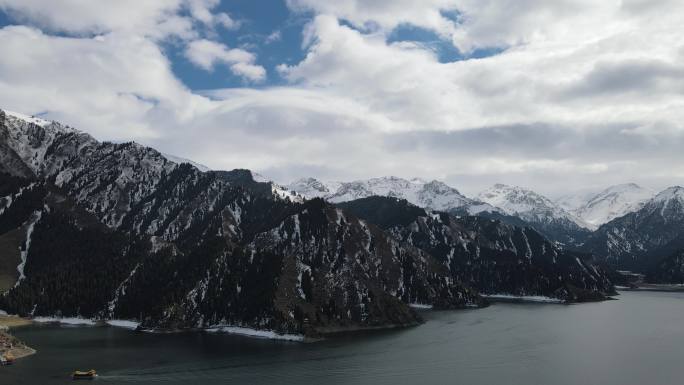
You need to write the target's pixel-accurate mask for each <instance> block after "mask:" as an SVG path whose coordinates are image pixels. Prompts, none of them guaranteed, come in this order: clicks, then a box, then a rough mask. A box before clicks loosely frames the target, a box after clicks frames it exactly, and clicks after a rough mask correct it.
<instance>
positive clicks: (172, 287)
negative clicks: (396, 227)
mask: <svg viewBox="0 0 684 385" xmlns="http://www.w3.org/2000/svg"><path fill="white" fill-rule="evenodd" d="M38 123H40V124H37V123H36V122H33V121H29V120H27V119H26V118H22V117H21V116H14V115H11V114H7V113H5V112H3V111H2V110H0V161H2V162H1V163H0V171H2V173H0V196H1V198H0V244H3V245H9V246H11V247H9V248H7V249H6V250H20V252H19V253H18V255H17V253H14V254H12V255H10V253H6V252H5V251H0V253H4V254H0V258H1V259H2V260H3V261H9V263H5V264H4V265H2V264H0V268H1V267H2V266H5V269H4V270H5V271H3V272H0V277H2V276H3V275H2V274H4V277H5V278H6V279H7V278H8V277H9V278H13V282H11V283H10V284H8V285H6V287H8V288H9V290H8V291H6V292H5V293H4V294H3V295H2V296H1V297H0V308H3V309H5V310H8V311H11V312H16V313H19V314H22V315H34V316H38V315H47V316H55V315H58V316H59V315H61V316H82V317H97V318H105V319H106V318H120V319H137V320H140V321H142V324H143V326H145V327H151V328H169V329H175V328H200V327H209V326H217V325H233V326H244V327H252V328H257V329H269V330H276V331H278V332H287V333H304V334H308V335H316V334H318V333H320V332H322V331H326V330H345V329H357V328H365V327H387V326H396V325H410V324H415V323H417V322H420V318H419V316H418V315H417V313H415V312H414V311H412V310H411V309H410V307H409V306H408V304H410V303H423V304H430V305H434V306H436V307H440V308H456V307H465V306H470V305H474V304H479V303H481V298H480V297H479V295H478V294H477V292H476V291H475V290H471V289H469V288H468V287H465V286H463V285H461V284H460V283H459V282H458V281H457V280H455V279H454V278H453V277H452V275H451V274H449V271H448V269H446V268H445V266H443V265H442V264H441V263H439V262H437V261H436V260H435V259H434V258H433V257H432V256H430V255H428V254H427V253H425V252H424V251H422V250H419V249H418V248H416V247H414V246H412V245H410V244H406V243H403V242H400V241H398V240H396V239H395V238H393V237H392V236H390V235H388V234H387V233H386V232H385V231H383V230H382V229H380V228H378V227H376V226H374V225H372V224H370V223H367V222H365V221H363V220H360V219H358V218H356V217H355V216H353V215H349V214H345V213H344V212H342V211H340V210H339V209H336V208H335V207H333V206H331V205H330V204H328V203H326V202H324V201H322V200H310V201H307V202H299V201H297V200H296V199H291V198H294V197H291V196H290V195H288V194H287V193H286V192H284V191H283V190H282V189H280V188H278V187H277V186H274V185H273V184H271V183H263V182H257V181H255V180H254V178H253V177H252V174H251V172H249V171H248V170H235V171H228V172H227V171H208V170H207V171H204V172H202V171H200V170H199V169H198V168H196V167H195V166H193V165H191V164H188V163H185V162H183V163H182V164H179V163H176V162H173V161H170V160H169V157H168V156H164V155H162V154H161V153H159V152H157V151H155V150H154V149H151V148H147V147H143V146H140V145H138V144H135V143H123V144H113V143H101V142H98V141H96V140H95V139H93V138H92V137H90V136H89V135H87V134H85V133H82V132H79V131H76V130H73V129H69V128H66V127H64V126H62V125H60V124H58V123H52V122H43V121H39V122H38ZM15 263H16V264H15ZM7 266H9V267H10V268H11V269H9V270H8V269H7ZM12 269H13V270H14V271H12Z"/></svg>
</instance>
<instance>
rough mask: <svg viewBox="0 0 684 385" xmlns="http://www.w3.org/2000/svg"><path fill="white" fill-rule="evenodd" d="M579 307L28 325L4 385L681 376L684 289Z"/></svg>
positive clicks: (579, 380) (571, 380)
mask: <svg viewBox="0 0 684 385" xmlns="http://www.w3.org/2000/svg"><path fill="white" fill-rule="evenodd" d="M617 298H619V300H617V301H608V302H603V303H589V304H579V305H551V304H494V305H492V306H490V307H488V308H486V309H477V310H464V311H449V312H426V313H424V314H425V318H426V319H427V322H426V323H425V324H423V325H421V326H419V327H415V328H410V329H404V330H395V331H385V332H375V333H371V334H365V335H355V336H352V337H345V338H336V339H331V340H326V341H322V342H317V343H306V344H302V343H292V342H278V341H271V340H258V339H252V338H246V337H238V336H230V335H221V334H209V333H184V334H167V335H160V334H146V333H136V332H133V331H129V330H125V329H117V328H113V327H57V326H31V327H27V328H23V329H17V330H16V331H15V333H14V334H15V335H16V336H18V337H19V338H21V339H23V340H24V341H25V342H26V343H27V344H28V345H29V346H32V347H34V348H36V349H37V350H38V354H37V355H34V356H32V357H28V358H24V359H22V360H20V361H18V362H17V364H16V365H15V366H13V367H1V368H0V384H3V385H4V384H12V385H15V384H16V385H19V384H31V385H34V384H35V385H43V384H44V385H50V384H70V383H72V381H71V380H70V379H69V378H68V374H69V373H70V372H71V371H72V370H74V369H90V368H95V369H97V370H98V372H99V373H100V378H98V380H97V383H99V384H126V383H135V382H137V383H142V384H147V383H151V384H249V385H260V384H304V385H308V384H316V385H321V384H322V385H333V384H373V385H384V384H387V385H390V384H391V385H399V384H420V385H431V384H440V385H442V384H483V385H492V384H507V385H515V384H521V385H522V384H525V385H529V384H544V385H551V384H604V385H610V384H616V385H617V384H619V385H632V384H634V385H646V384H648V385H661V384H662V385H675V384H682V383H684V294H683V293H649V292H623V293H622V294H621V295H620V296H618V297H617Z"/></svg>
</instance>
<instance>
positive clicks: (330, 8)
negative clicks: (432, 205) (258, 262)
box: [0, 0, 684, 193]
mask: <svg viewBox="0 0 684 385" xmlns="http://www.w3.org/2000/svg"><path fill="white" fill-rule="evenodd" d="M39 3H44V2H37V1H36V2H34V1H32V0H26V1H22V2H8V1H7V0H0V7H2V9H4V10H6V11H8V12H10V13H11V14H12V15H14V17H16V18H17V19H18V20H25V21H26V22H27V23H29V24H30V25H31V26H32V27H5V28H3V29H1V30H0V42H2V43H0V44H2V48H3V55H2V56H1V57H0V108H8V109H14V110H19V111H22V112H25V113H34V114H35V113H42V112H45V113H46V116H47V117H48V118H57V119H60V120H63V121H65V122H67V123H69V124H72V125H76V126H78V127H80V128H81V129H83V130H87V131H90V132H93V133H94V134H95V135H96V136H97V137H99V138H101V139H136V140H139V141H141V142H143V143H145V144H147V145H152V146H157V147H159V148H160V149H162V150H163V151H165V152H169V153H176V154H178V155H181V156H184V157H188V158H192V159H195V160H197V161H199V162H201V163H204V164H208V165H210V166H212V167H214V168H235V167H247V168H252V169H255V170H257V171H260V172H262V173H265V174H267V175H270V176H273V177H275V178H276V179H277V180H279V181H282V182H287V181H289V180H290V179H294V178H298V177H302V176H315V177H320V178H323V179H356V178H365V177H373V176H379V175H388V174H395V175H398V176H404V177H410V176H422V177H425V178H441V179H445V180H446V181H448V182H450V183H452V184H453V185H454V186H456V187H458V188H460V189H463V190H464V191H466V192H469V193H475V192H477V190H478V189H481V188H484V187H486V185H488V184H491V183H495V182H504V183H512V184H521V185H526V186H529V187H532V188H535V189H538V190H540V191H542V192H548V193H562V192H565V191H567V190H570V189H584V188H586V187H603V186H604V185H605V184H608V183H621V182H626V181H636V182H640V183H643V184H646V185H647V186H650V187H654V188H660V187H665V186H666V185H670V184H677V183H679V184H681V179H682V178H684V165H683V164H684V163H682V160H683V159H682V155H681V151H680V150H679V149H680V148H681V147H682V145H684V125H683V124H682V123H681V122H684V108H683V107H684V84H682V80H681V79H682V78H684V77H683V76H682V75H684V74H683V73H682V70H681V68H684V67H683V64H684V45H683V44H682V42H681V35H682V33H684V30H683V29H682V26H681V22H680V20H679V19H680V16H679V15H681V14H682V12H683V11H684V3H682V2H680V1H674V0H666V1H662V2H649V1H642V0H624V1H621V0H607V1H601V2H596V1H590V0H559V1H554V2H549V1H542V0H515V1H514V0H510V1H494V0H477V1H476V0H426V1H420V2H417V1H403V0H400V1H360V0H356V1H355V0H339V1H324V0H317V1H312V0H289V1H288V5H289V6H290V7H291V9H293V10H295V11H306V12H310V13H312V14H313V16H312V19H311V21H310V23H308V24H307V25H306V27H305V28H304V30H303V31H302V34H303V40H304V45H303V47H302V49H303V50H305V57H304V59H303V60H301V61H299V62H295V63H289V64H283V65H280V66H279V67H278V71H279V74H280V75H281V76H282V77H283V78H284V80H285V83H284V84H282V85H281V86H279V87H261V88H259V89H250V88H232V89H219V90H211V91H205V92H202V93H201V94H198V93H197V92H193V91H192V90H189V89H188V88H187V87H185V86H184V85H183V84H182V83H181V82H180V81H179V80H178V79H177V78H176V76H175V75H174V73H173V72H172V68H171V65H170V63H169V61H168V59H167V57H166V56H165V54H164V52H163V50H162V48H160V47H161V46H162V45H161V43H160V39H163V38H164V36H166V37H169V36H176V37H180V38H181V39H182V40H183V42H184V43H183V44H185V45H184V46H183V47H184V49H185V51H184V52H185V54H186V56H187V58H188V59H189V60H190V61H192V62H193V63H194V64H195V65H197V66H198V68H200V69H201V70H208V71H211V70H217V69H218V68H222V67H225V68H227V69H228V70H230V71H232V72H233V73H234V74H236V75H238V76H242V77H244V78H245V79H248V80H251V81H260V80H265V78H266V72H265V69H264V68H263V67H261V66H259V65H258V62H257V60H256V58H255V56H254V54H253V53H251V52H249V51H246V50H244V49H238V48H230V47H229V46H227V45H225V44H223V43H219V42H218V39H216V38H215V36H208V32H207V30H208V29H214V30H217V31H219V30H220V29H222V28H238V27H239V25H238V26H230V23H228V22H227V21H226V20H227V19H225V17H223V16H221V14H220V13H218V14H216V13H212V12H211V10H214V9H215V8H214V7H215V6H216V4H217V1H215V0H202V1H199V0H198V1H196V2H195V1H193V2H189V1H180V0H179V1H173V0H171V1H164V2H154V1H152V0H151V1H149V2H144V3H145V4H144V5H137V3H136V5H132V4H128V7H129V12H128V13H126V11H127V10H126V9H124V8H125V7H124V6H121V8H118V7H119V4H126V3H125V2H124V1H122V2H102V3H101V4H100V5H101V6H102V7H112V8H111V9H109V8H102V7H99V8H98V7H95V6H90V5H88V4H91V3H94V2H84V4H80V3H79V2H77V1H76V0H70V1H67V0H63V1H59V2H54V3H55V4H57V3H59V4H60V5H61V6H63V7H65V9H70V10H71V11H72V12H71V14H72V15H73V9H74V8H73V5H74V4H77V3H78V5H79V6H80V5H83V7H84V8H83V11H82V13H81V15H79V20H76V17H74V16H69V12H68V11H67V10H60V9H57V8H59V7H58V6H54V9H50V10H49V11H48V10H41V9H40V6H39ZM85 3H88V4H85ZM153 4H156V6H153ZM192 4H195V5H198V7H199V8H198V9H197V10H196V11H192V10H191V9H192ZM42 5H44V6H45V8H53V6H52V2H51V3H50V4H47V5H45V4H42ZM69 7H71V8H69ZM96 8H97V10H98V12H95V11H94V10H95V9H96ZM91 9H92V10H93V11H92V12H91V11H90V10H91ZM103 9H104V10H106V11H110V12H103V11H102V10H103ZM130 9H135V11H136V12H135V14H131V12H130ZM204 10H208V11H209V14H207V13H205V12H204ZM96 13H97V14H96ZM221 20H224V21H226V23H224V21H221ZM231 20H233V19H232V18H231ZM70 21H71V23H70ZM237 23H238V24H240V23H239V22H237ZM405 24H409V25H413V26H416V27H419V28H424V29H427V30H430V31H434V32H435V33H437V35H438V36H439V37H440V38H441V39H443V40H444V41H446V42H450V43H452V44H454V46H455V47H457V48H458V49H459V50H460V51H461V52H464V53H466V54H467V53H469V52H473V51H474V50H476V49H478V48H488V47H500V48H502V49H503V50H502V51H501V52H500V53H497V54H496V55H493V56H490V57H485V58H480V59H475V58H468V56H467V55H466V57H464V58H463V60H459V61H453V62H443V61H440V58H439V57H438V56H437V54H436V53H435V52H434V51H433V50H431V49H428V48H425V47H423V46H421V45H420V44H416V43H412V42H408V41H403V42H392V41H390V40H389V39H388V36H390V34H391V32H392V31H393V30H395V29H396V28H397V27H399V26H402V25H405ZM161 26H165V27H164V28H162V27H161ZM245 28H246V27H245ZM54 31H66V32H69V33H71V34H74V35H72V36H71V37H63V36H61V37H60V36H55V35H51V33H52V32H54ZM155 31H156V32H155ZM93 34H98V35H97V36H94V35H93ZM497 52H498V51H497Z"/></svg>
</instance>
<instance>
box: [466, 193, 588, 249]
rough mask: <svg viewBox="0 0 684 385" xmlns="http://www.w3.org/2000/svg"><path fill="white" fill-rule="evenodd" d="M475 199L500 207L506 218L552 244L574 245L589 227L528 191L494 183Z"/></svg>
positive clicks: (579, 242) (538, 195) (586, 232)
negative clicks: (521, 223) (515, 219)
mask: <svg viewBox="0 0 684 385" xmlns="http://www.w3.org/2000/svg"><path fill="white" fill-rule="evenodd" d="M477 198H478V199H479V200H480V201H483V202H486V203H489V204H490V205H492V206H495V207H498V208H500V209H501V210H502V211H503V212H504V213H505V214H506V215H509V216H514V217H518V218H520V219H522V220H523V221H525V222H527V223H528V224H530V225H531V226H533V227H534V228H535V229H536V230H537V231H539V232H540V233H542V234H544V235H545V236H546V237H548V238H549V239H551V240H554V241H558V242H561V243H564V244H570V245H578V244H581V243H582V242H583V240H584V238H586V236H587V235H588V234H589V232H590V230H589V228H590V227H591V226H590V225H589V224H587V223H586V222H584V221H583V220H581V219H580V218H577V217H576V216H574V215H573V214H571V213H569V212H567V211H566V210H564V209H563V208H562V207H560V206H559V205H557V204H556V203H554V202H552V201H551V200H550V199H548V198H546V197H545V196H543V195H540V194H538V193H536V192H534V191H531V190H527V189H524V188H521V187H517V186H508V185H504V184H496V185H494V186H492V187H490V188H489V189H487V190H485V191H483V192H481V193H480V194H479V195H478V197H477Z"/></svg>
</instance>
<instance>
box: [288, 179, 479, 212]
mask: <svg viewBox="0 0 684 385" xmlns="http://www.w3.org/2000/svg"><path fill="white" fill-rule="evenodd" d="M288 188H289V189H291V190H292V191H296V192H297V193H299V194H300V195H302V196H304V197H306V198H309V199H310V198H313V197H321V198H324V199H326V200H329V201H330V202H333V203H340V202H348V201H352V200H356V199H360V198H367V197H370V196H381V197H382V196H385V197H395V198H400V199H406V200H407V201H408V202H410V203H412V204H414V205H416V206H419V207H423V208H428V209H432V210H449V209H452V208H460V207H464V206H468V205H471V204H472V203H473V201H472V200H471V199H468V198H466V197H465V196H463V194H461V193H460V192H459V191H458V190H457V189H455V188H453V187H451V186H449V185H447V184H446V183H444V182H442V181H438V180H432V181H430V182H427V181H426V180H424V179H422V178H412V179H410V180H409V179H403V178H400V177H397V176H382V177H377V178H370V179H365V180H363V179H362V180H356V181H353V182H321V181H318V180H317V179H315V178H302V179H299V180H297V181H295V182H293V183H291V184H289V185H288Z"/></svg>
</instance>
